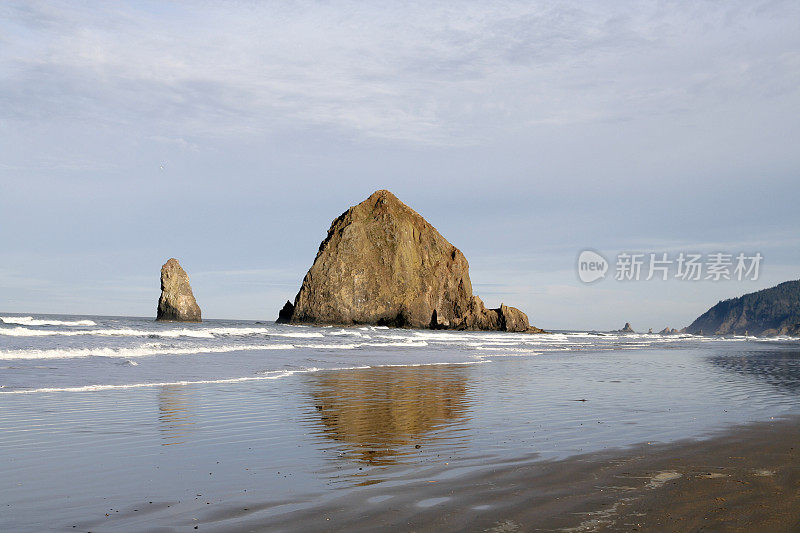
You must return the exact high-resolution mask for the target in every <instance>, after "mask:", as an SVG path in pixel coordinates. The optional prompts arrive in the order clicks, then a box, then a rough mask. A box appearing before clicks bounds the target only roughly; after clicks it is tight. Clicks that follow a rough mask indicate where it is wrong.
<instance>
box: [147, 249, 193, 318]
mask: <svg viewBox="0 0 800 533" xmlns="http://www.w3.org/2000/svg"><path fill="white" fill-rule="evenodd" d="M200 314H201V313H200V306H199V305H197V301H195V299H194V294H193V293H192V287H191V286H190V285H189V276H188V275H187V274H186V272H185V271H184V270H183V268H182V267H181V264H180V263H179V262H178V260H177V259H175V258H172V259H169V260H168V261H167V262H166V263H164V265H163V266H162V267H161V297H160V298H159V299H158V310H157V314H156V320H165V321H169V320H172V321H178V322H200V321H201V317H200Z"/></svg>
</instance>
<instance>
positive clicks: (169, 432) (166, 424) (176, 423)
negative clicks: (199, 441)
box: [158, 385, 195, 446]
mask: <svg viewBox="0 0 800 533" xmlns="http://www.w3.org/2000/svg"><path fill="white" fill-rule="evenodd" d="M190 394H191V393H190V391H189V390H188V389H187V388H186V386H184V385H165V386H163V387H161V388H160V389H159V391H158V423H159V431H160V432H161V439H162V440H163V442H162V444H163V445H164V446H169V445H172V444H183V443H184V442H185V441H186V437H187V436H188V435H189V433H191V432H192V430H193V426H194V425H195V421H194V419H193V412H192V407H193V404H192V401H191V398H190Z"/></svg>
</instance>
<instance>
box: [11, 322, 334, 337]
mask: <svg viewBox="0 0 800 533" xmlns="http://www.w3.org/2000/svg"><path fill="white" fill-rule="evenodd" d="M87 325H89V324H87ZM0 335H6V336H11V337H44V336H56V335H61V336H67V337H74V336H77V335H94V336H101V337H170V338H177V337H192V338H197V339H213V338H216V337H218V336H237V335H239V336H241V335H265V336H275V337H291V338H300V339H312V338H321V337H324V335H323V334H322V333H317V332H309V333H306V332H280V331H273V330H269V329H267V328H202V329H189V328H181V329H147V330H144V329H131V328H118V329H84V330H44V329H30V328H25V327H21V326H18V327H15V328H0Z"/></svg>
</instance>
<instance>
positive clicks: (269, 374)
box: [0, 360, 488, 395]
mask: <svg viewBox="0 0 800 533" xmlns="http://www.w3.org/2000/svg"><path fill="white" fill-rule="evenodd" d="M486 362H488V361H485V360H481V361H461V362H454V363H446V362H439V363H412V364H386V365H371V366H370V365H364V366H346V367H335V368H316V367H311V368H303V369H297V370H265V371H260V372H258V374H259V375H257V376H247V377H239V378H222V379H200V380H193V381H189V380H186V381H163V382H156V383H128V384H121V385H101V384H98V385H84V386H79V387H42V388H38V389H17V390H13V389H12V390H2V387H0V395H2V394H36V393H48V392H97V391H107V390H123V389H143V388H152V387H169V386H183V385H206V384H224V383H242V382H247V381H263V380H270V379H280V378H284V377H288V376H292V375H294V374H306V373H310V372H319V371H323V370H324V371H340V370H361V369H368V368H384V367H403V366H408V367H420V366H440V365H475V364H481V363H486Z"/></svg>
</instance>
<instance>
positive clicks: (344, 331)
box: [328, 329, 369, 338]
mask: <svg viewBox="0 0 800 533" xmlns="http://www.w3.org/2000/svg"><path fill="white" fill-rule="evenodd" d="M328 335H352V336H353V337H366V338H369V335H364V334H363V333H361V332H360V331H354V330H347V329H341V330H339V331H331V332H330V333H328Z"/></svg>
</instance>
